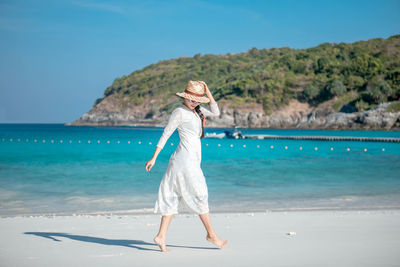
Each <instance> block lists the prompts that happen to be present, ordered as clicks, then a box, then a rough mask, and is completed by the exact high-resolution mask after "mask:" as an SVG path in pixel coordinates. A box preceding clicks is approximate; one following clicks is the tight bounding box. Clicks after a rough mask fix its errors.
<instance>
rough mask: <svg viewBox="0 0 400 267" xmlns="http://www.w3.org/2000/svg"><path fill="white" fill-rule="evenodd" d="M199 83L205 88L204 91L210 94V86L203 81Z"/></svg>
mask: <svg viewBox="0 0 400 267" xmlns="http://www.w3.org/2000/svg"><path fill="white" fill-rule="evenodd" d="M198 82H199V83H201V84H202V85H203V86H204V91H205V93H206V94H207V93H208V92H210V89H208V86H207V84H206V83H205V82H203V81H198Z"/></svg>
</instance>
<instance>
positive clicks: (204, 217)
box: [199, 212, 228, 248]
mask: <svg viewBox="0 0 400 267" xmlns="http://www.w3.org/2000/svg"><path fill="white" fill-rule="evenodd" d="M199 216H200V219H201V221H202V222H203V224H204V227H205V228H206V230H207V237H206V239H207V240H208V241H210V242H211V243H213V244H215V245H216V246H217V247H220V248H222V247H224V246H225V245H226V244H227V243H228V241H227V240H222V239H221V238H219V237H218V236H217V234H216V233H215V231H214V229H213V228H212V226H211V220H210V213H209V212H207V213H203V214H199Z"/></svg>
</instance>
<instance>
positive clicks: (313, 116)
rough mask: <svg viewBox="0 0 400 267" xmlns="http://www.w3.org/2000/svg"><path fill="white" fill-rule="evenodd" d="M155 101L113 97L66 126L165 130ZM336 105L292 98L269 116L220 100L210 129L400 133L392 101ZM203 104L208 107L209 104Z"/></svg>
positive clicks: (249, 106)
mask: <svg viewBox="0 0 400 267" xmlns="http://www.w3.org/2000/svg"><path fill="white" fill-rule="evenodd" d="M155 102H156V100H153V101H150V102H146V103H143V104H142V105H140V106H132V107H124V108H123V107H122V106H121V104H120V103H121V101H119V100H118V99H115V98H114V97H113V96H109V97H107V98H105V99H104V100H103V101H102V102H100V103H99V104H98V105H97V106H96V107H94V108H93V109H91V110H90V111H89V112H87V113H85V114H84V115H83V116H82V117H80V118H79V119H77V120H75V121H73V122H71V123H68V124H66V125H70V126H159V127H163V126H165V125H166V123H167V121H168V117H169V113H167V112H160V111H158V110H157V108H155V104H154V103H155ZM333 102H334V101H333V100H332V101H327V102H325V103H323V104H321V105H319V106H317V107H310V106H309V104H307V103H301V102H299V101H297V100H295V99H292V100H291V101H290V103H289V105H287V106H285V107H283V108H280V109H279V110H276V111H274V112H273V113H272V114H270V115H266V114H265V113H264V111H263V108H262V106H261V105H260V104H256V103H246V105H242V106H240V107H231V104H230V103H229V102H227V101H219V102H218V105H219V108H220V111H221V112H220V113H221V114H220V116H219V117H210V118H209V119H208V120H207V125H206V127H209V128H229V127H234V126H239V127H242V128H287V129H289V128H297V129H355V130H356V129H359V130H400V112H396V113H392V112H387V111H386V109H387V107H388V106H389V104H390V103H388V102H386V103H381V104H379V105H378V106H377V107H375V108H373V109H370V110H368V111H363V112H351V109H350V110H346V107H345V106H344V107H343V108H342V110H341V112H335V111H334V110H333V109H332V103H333ZM203 105H204V106H205V107H208V105H207V104H203Z"/></svg>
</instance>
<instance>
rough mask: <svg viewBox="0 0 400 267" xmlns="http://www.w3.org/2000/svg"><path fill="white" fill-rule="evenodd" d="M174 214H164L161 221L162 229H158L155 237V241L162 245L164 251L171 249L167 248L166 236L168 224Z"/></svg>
mask: <svg viewBox="0 0 400 267" xmlns="http://www.w3.org/2000/svg"><path fill="white" fill-rule="evenodd" d="M172 216H174V215H173V214H172V215H165V216H162V218H161V223H160V230H159V231H158V234H157V235H156V236H155V237H154V239H153V240H154V242H156V244H157V245H158V246H159V247H160V249H161V251H162V252H169V251H171V250H170V249H167V246H166V244H165V236H166V234H167V230H168V226H169V223H170V222H171V219H172Z"/></svg>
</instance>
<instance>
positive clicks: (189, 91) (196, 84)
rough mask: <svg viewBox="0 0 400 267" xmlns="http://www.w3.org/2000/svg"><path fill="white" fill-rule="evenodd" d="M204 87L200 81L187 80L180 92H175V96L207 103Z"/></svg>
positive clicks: (208, 100)
mask: <svg viewBox="0 0 400 267" xmlns="http://www.w3.org/2000/svg"><path fill="white" fill-rule="evenodd" d="M204 93H205V88H204V86H203V84H202V83H200V81H189V82H188V84H187V85H186V89H185V91H184V92H182V93H175V94H176V95H177V96H180V97H183V98H186V99H190V100H194V101H197V102H200V103H208V102H210V99H209V98H208V97H206V96H204Z"/></svg>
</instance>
